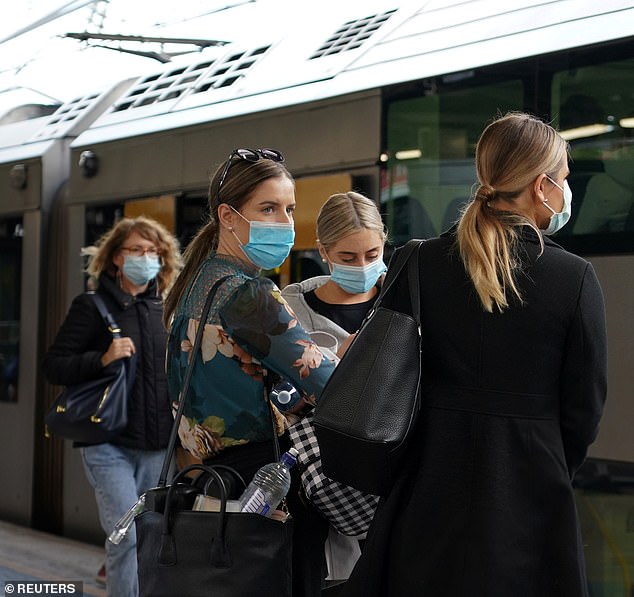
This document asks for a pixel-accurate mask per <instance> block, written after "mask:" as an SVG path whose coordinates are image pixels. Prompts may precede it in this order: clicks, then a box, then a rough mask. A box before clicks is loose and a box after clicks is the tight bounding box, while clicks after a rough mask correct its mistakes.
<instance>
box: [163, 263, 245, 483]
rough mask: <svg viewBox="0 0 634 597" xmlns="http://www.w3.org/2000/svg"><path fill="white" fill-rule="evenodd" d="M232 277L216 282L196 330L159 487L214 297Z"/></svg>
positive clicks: (165, 481)
mask: <svg viewBox="0 0 634 597" xmlns="http://www.w3.org/2000/svg"><path fill="white" fill-rule="evenodd" d="M232 277H233V276H232V275H228V276H223V277H222V278H220V279H218V280H216V281H215V282H214V285H213V286H212V287H211V290H210V291H209V294H208V295H207V300H206V301H205V306H204V307H203V310H202V313H201V315H200V323H199V324H198V329H197V330H196V338H195V339H194V346H193V347H192V351H191V354H190V357H189V363H188V364H187V369H186V371H185V377H184V379H183V386H182V388H181V390H180V392H179V395H178V408H177V409H176V414H175V415H174V424H173V425H172V430H171V431H170V437H169V441H168V443H167V451H166V452H165V459H164V460H163V468H162V469H161V475H160V477H159V480H158V485H157V487H165V486H166V485H167V473H168V471H169V467H170V463H171V461H172V454H173V452H174V449H175V447H176V439H177V438H178V428H179V426H180V421H181V418H182V416H183V410H184V409H185V398H186V397H187V392H188V390H189V385H190V383H191V380H192V374H193V372H194V364H195V362H196V355H197V354H198V351H199V350H200V345H201V343H202V339H203V332H204V329H205V323H206V322H207V317H209V311H211V305H212V303H213V300H214V297H215V296H216V292H217V290H218V288H219V287H220V285H221V284H222V283H223V282H225V281H226V280H227V279H228V278H232Z"/></svg>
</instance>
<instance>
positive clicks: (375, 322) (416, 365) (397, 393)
mask: <svg viewBox="0 0 634 597" xmlns="http://www.w3.org/2000/svg"><path fill="white" fill-rule="evenodd" d="M422 242H423V241H420V240H411V241H409V242H408V243H407V244H406V245H405V246H404V247H403V248H402V249H400V250H398V251H397V252H396V253H395V255H394V256H393V258H392V260H391V262H390V266H389V267H388V271H387V274H386V277H385V280H384V282H383V287H382V289H381V293H380V295H379V297H378V298H377V300H376V303H375V306H374V309H373V310H372V311H371V312H370V313H369V314H368V316H367V318H366V319H365V321H364V323H363V324H362V326H361V329H360V330H359V332H358V333H357V336H356V338H355V339H354V340H353V342H352V344H351V345H350V347H349V348H348V350H347V352H346V354H345V355H344V357H343V358H342V359H341V361H340V362H339V364H338V365H337V367H336V368H335V370H334V372H333V374H332V375H331V377H330V379H329V380H328V382H327V384H326V386H325V387H324V389H323V391H322V394H321V397H320V398H319V401H318V403H317V406H316V407H315V415H314V418H313V425H314V427H315V434H316V435H317V441H318V442H319V448H320V451H321V462H322V467H323V471H324V473H325V474H326V475H327V476H328V477H330V478H332V479H335V480H336V481H340V482H341V483H344V484H345V485H350V486H352V487H356V488H357V489H360V490H361V491H365V492H367V493H370V494H375V495H386V494H387V493H389V490H390V488H391V486H392V484H393V482H394V480H395V478H396V475H397V473H398V470H399V466H400V464H401V461H402V458H403V456H404V454H405V450H406V447H407V439H408V436H409V434H410V432H411V430H412V428H413V427H414V425H415V423H416V420H417V417H418V413H419V410H420V371H421V368H420V345H421V334H420V288H419V275H418V268H419V265H418V250H419V248H420V245H421V244H422ZM406 265H407V267H405V266H406ZM402 275H406V276H407V278H408V283H409V291H410V303H411V305H412V311H413V315H410V314H407V313H401V312H398V311H394V310H393V309H391V308H390V307H389V298H390V293H391V292H392V291H393V286H394V282H395V281H396V279H397V278H398V277H399V276H402Z"/></svg>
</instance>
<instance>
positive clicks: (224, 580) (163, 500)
mask: <svg viewBox="0 0 634 597" xmlns="http://www.w3.org/2000/svg"><path fill="white" fill-rule="evenodd" d="M228 277H229V276H226V277H224V278H221V279H220V280H218V281H216V283H215V284H214V285H213V286H212V288H211V290H210V291H209V295H208V296H207V300H206V302H205V306H204V307H203V311H202V314H201V318H200V321H201V325H199V326H198V330H197V332H196V338H195V340H194V346H193V348H192V352H191V358H190V360H189V364H188V366H187V371H186V372H185V377H184V380H183V387H182V388H181V391H180V400H179V405H178V409H177V411H176V414H175V416H174V425H173V426H172V431H171V434H170V440H169V444H168V447H167V451H166V455H165V460H164V462H163V468H162V470H161V475H160V478H159V482H158V486H157V487H156V488H154V489H150V490H148V491H147V492H146V496H145V504H146V511H144V512H142V513H141V514H139V515H138V516H137V517H136V518H135V520H134V522H135V528H136V535H137V564H138V578H139V597H247V596H249V595H258V596H261V597H292V567H291V566H292V562H291V558H292V544H293V543H292V540H293V520H292V518H290V517H289V518H288V519H287V520H285V521H280V520H275V519H273V518H267V517H265V516H261V515H260V514H248V513H242V512H227V511H226V500H227V490H226V474H224V473H226V472H227V471H226V470H224V471H223V470H222V469H227V468H229V467H214V466H206V465H192V466H191V467H188V468H186V469H184V470H183V471H181V472H180V473H179V474H178V475H177V476H176V477H175V479H174V481H173V482H172V484H171V485H167V474H168V470H169V465H170V461H171V458H172V454H173V451H174V447H175V445H176V438H177V436H178V427H179V424H180V420H181V417H182V415H183V409H184V406H185V399H186V397H187V390H188V388H189V385H190V382H191V377H192V373H193V368H194V365H195V362H196V360H197V358H198V353H199V350H200V344H201V342H202V334H203V330H204V327H205V326H204V325H203V324H202V322H205V321H207V317H208V315H209V310H210V308H211V304H212V302H213V298H214V296H215V293H216V291H217V289H218V287H219V286H220V284H221V283H222V282H224V281H225V280H226V279H227V278H228ZM273 443H274V445H275V446H276V448H277V442H273ZM276 457H277V458H278V459H279V454H276ZM196 468H198V469H200V470H202V471H203V474H204V475H212V476H214V477H215V478H216V481H217V483H216V485H217V488H218V490H219V497H220V500H221V503H222V507H221V509H220V512H208V511H194V510H192V506H193V503H194V500H195V497H196V495H197V494H198V493H203V490H202V488H201V484H200V483H199V482H196V483H194V484H193V485H192V483H191V481H189V480H186V479H185V476H186V475H187V473H189V472H190V471H191V470H194V469H196ZM223 477H224V478H223ZM232 497H237V496H232Z"/></svg>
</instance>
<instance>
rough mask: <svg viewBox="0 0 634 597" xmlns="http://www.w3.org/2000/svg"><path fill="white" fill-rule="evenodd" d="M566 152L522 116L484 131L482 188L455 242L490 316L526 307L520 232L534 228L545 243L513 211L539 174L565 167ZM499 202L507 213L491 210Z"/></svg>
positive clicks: (557, 139)
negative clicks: (520, 276)
mask: <svg viewBox="0 0 634 597" xmlns="http://www.w3.org/2000/svg"><path fill="white" fill-rule="evenodd" d="M567 152H568V145H567V143H566V141H565V140H564V139H563V138H562V137H561V135H559V133H557V131H555V129H553V128H552V127H551V126H550V125H549V124H547V123H545V122H543V121H542V120H539V119H538V118H535V117H534V116H531V115H529V114H523V113H521V112H511V113H509V114H506V115H505V116H502V117H500V118H498V119H497V120H494V121H493V122H492V123H490V124H489V125H488V126H487V127H486V128H485V129H484V131H483V132H482V135H481V136H480V139H479V140H478V144H477V146H476V160H475V161H476V171H477V174H478V181H479V182H480V185H479V186H478V187H477V189H476V192H475V194H474V197H473V199H472V200H471V202H470V203H469V204H468V205H467V207H466V209H465V210H464V212H463V214H462V217H461V219H460V222H459V223H458V230H457V235H456V238H457V244H458V250H459V252H460V257H461V259H462V262H463V264H464V266H465V269H466V270H467V274H468V275H469V277H470V278H471V281H472V282H473V285H474V287H475V291H476V293H477V294H478V297H479V298H480V302H481V303H482V307H483V309H484V310H485V311H487V312H489V313H491V312H493V310H494V309H497V310H498V311H503V310H504V309H506V308H508V307H509V304H510V302H511V300H512V299H515V300H517V301H519V302H520V303H521V302H522V294H521V291H520V289H519V287H518V285H517V280H516V276H517V272H518V271H519V270H520V267H521V262H520V259H519V258H518V256H517V251H516V245H517V241H518V231H519V230H520V227H522V226H529V227H530V228H532V229H533V230H534V231H535V233H536V234H537V237H538V238H539V239H540V244H541V246H542V250H543V239H542V236H541V232H540V230H539V229H538V228H537V226H536V224H535V223H534V222H532V221H531V220H530V219H528V218H527V217H525V216H524V215H521V214H520V213H519V210H517V211H513V202H514V201H515V200H516V199H517V198H518V197H519V196H520V195H521V194H522V192H523V191H524V189H526V188H527V187H528V186H529V185H530V184H531V183H532V182H533V181H534V180H535V179H536V178H537V177H538V176H539V175H540V174H548V173H554V172H556V171H557V170H558V169H560V168H562V167H563V165H564V164H565V163H566V158H567ZM498 199H499V200H501V201H502V202H503V204H505V205H509V206H511V207H509V208H508V211H502V210H499V209H495V208H494V207H492V206H491V203H492V202H495V201H496V200H498Z"/></svg>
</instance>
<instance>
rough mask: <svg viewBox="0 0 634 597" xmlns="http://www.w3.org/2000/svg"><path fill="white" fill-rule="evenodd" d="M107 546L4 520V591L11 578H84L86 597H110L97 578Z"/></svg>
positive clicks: (0, 554)
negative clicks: (107, 596) (103, 546)
mask: <svg viewBox="0 0 634 597" xmlns="http://www.w3.org/2000/svg"><path fill="white" fill-rule="evenodd" d="M103 558H104V550H103V548H101V547H99V546H97V545H92V544H89V543H82V542H80V541H75V540H73V539H68V538H66V537H61V536H59V535H51V534H48V533H42V532H40V531H35V530H33V529H30V528H28V527H23V526H19V525H15V524H12V523H8V522H3V521H0V595H5V594H8V593H5V584H6V583H7V582H8V581H41V582H47V581H48V582H69V581H81V582H83V595H84V597H89V596H90V597H106V591H105V588H104V587H102V586H100V585H98V584H97V582H96V581H95V575H96V574H97V570H98V569H99V567H100V566H101V564H102V562H103Z"/></svg>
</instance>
